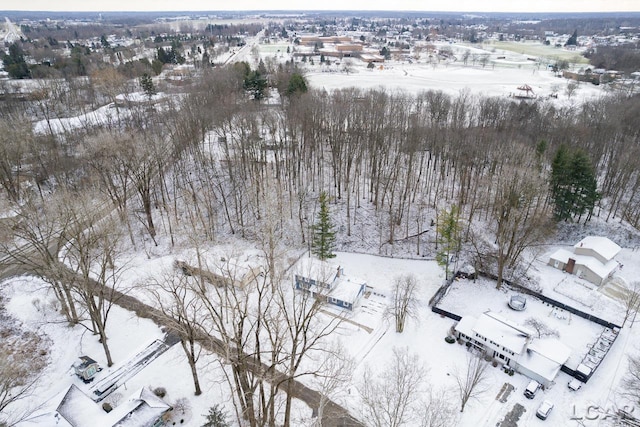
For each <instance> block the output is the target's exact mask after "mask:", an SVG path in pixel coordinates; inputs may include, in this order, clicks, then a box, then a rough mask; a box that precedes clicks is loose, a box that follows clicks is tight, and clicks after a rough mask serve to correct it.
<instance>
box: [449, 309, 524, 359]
mask: <svg viewBox="0 0 640 427" xmlns="http://www.w3.org/2000/svg"><path fill="white" fill-rule="evenodd" d="M466 317H467V316H464V317H463V318H462V320H460V323H458V327H457V328H458V330H460V329H459V328H460V325H461V324H462V328H468V326H470V322H471V320H465V318H466ZM471 329H472V330H473V332H475V333H477V334H478V335H481V336H482V337H485V338H487V339H488V340H491V341H493V342H495V343H497V344H499V345H500V346H502V347H505V348H506V349H508V350H511V351H513V352H514V353H515V354H522V351H523V349H524V347H525V345H526V343H527V338H529V337H530V336H531V335H532V332H530V331H529V330H527V329H525V328H523V327H521V326H518V325H516V324H515V323H513V322H511V321H510V320H508V319H505V318H504V317H502V316H500V315H498V314H496V313H492V312H490V311H488V312H486V313H483V314H482V315H481V316H479V317H478V319H477V320H476V321H475V324H473V326H472V328H471ZM461 332H463V333H465V332H464V331H461ZM465 334H466V335H470V336H472V337H473V335H474V334H469V333H465Z"/></svg>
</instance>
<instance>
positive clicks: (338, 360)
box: [312, 344, 354, 427]
mask: <svg viewBox="0 0 640 427" xmlns="http://www.w3.org/2000/svg"><path fill="white" fill-rule="evenodd" d="M353 369H354V361H353V359H351V358H350V357H349V355H348V354H347V352H346V350H345V349H344V347H342V346H340V345H337V344H336V345H333V346H331V347H330V348H328V349H327V351H324V352H323V353H322V355H321V357H320V359H319V363H317V372H315V373H314V374H313V377H312V383H313V389H314V390H317V391H318V392H319V393H320V403H319V405H318V417H317V420H316V423H315V424H314V426H315V427H321V426H322V419H323V413H324V408H325V407H326V405H327V403H328V402H329V399H333V397H334V396H336V395H339V394H340V393H343V392H344V391H345V389H347V387H348V384H349V383H350V381H351V378H352V375H353ZM347 391H348V389H347Z"/></svg>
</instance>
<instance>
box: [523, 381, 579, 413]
mask: <svg viewBox="0 0 640 427" xmlns="http://www.w3.org/2000/svg"><path fill="white" fill-rule="evenodd" d="M567 386H568V387H569V388H570V389H571V390H573V391H577V390H579V389H580V387H582V382H581V381H579V380H577V379H575V378H573V379H572V380H571V381H569V383H568V384H567ZM541 388H542V386H541V385H540V383H539V382H538V381H535V380H531V381H529V384H527V387H526V388H525V389H524V396H525V397H526V398H527V399H533V398H534V397H536V393H537V392H538V390H540V389H541ZM552 409H553V402H551V401H549V400H543V401H542V403H541V404H540V406H539V407H538V410H537V411H536V417H538V418H540V419H541V420H546V419H547V417H548V416H549V414H550V413H551V410H552Z"/></svg>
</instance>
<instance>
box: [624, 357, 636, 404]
mask: <svg viewBox="0 0 640 427" xmlns="http://www.w3.org/2000/svg"><path fill="white" fill-rule="evenodd" d="M622 388H623V390H624V392H623V394H624V395H626V396H627V397H629V398H631V399H633V401H634V402H635V403H640V355H635V356H633V357H631V356H630V357H629V367H628V368H627V374H626V375H625V376H624V377H623V378H622Z"/></svg>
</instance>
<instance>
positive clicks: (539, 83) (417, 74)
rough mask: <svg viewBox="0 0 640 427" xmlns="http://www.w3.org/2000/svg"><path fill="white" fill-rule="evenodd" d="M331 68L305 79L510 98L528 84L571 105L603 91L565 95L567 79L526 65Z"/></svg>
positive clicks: (586, 87) (329, 85) (333, 85)
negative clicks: (343, 69)
mask: <svg viewBox="0 0 640 427" xmlns="http://www.w3.org/2000/svg"><path fill="white" fill-rule="evenodd" d="M330 70H332V69H331V68H330V67H329V68H328V69H325V70H324V71H315V70H313V71H312V70H309V72H308V73H307V79H308V80H309V82H310V84H311V86H313V87H314V88H317V89H326V90H329V91H330V90H335V89H342V88H347V87H353V86H356V87H359V88H362V89H379V88H384V89H386V90H391V91H405V92H407V93H418V92H421V91H427V90H441V91H443V92H445V93H446V94H448V95H451V96H457V95H459V94H460V93H461V91H469V92H470V93H471V94H474V95H484V96H497V97H509V96H510V95H515V94H518V92H520V91H518V89H517V88H518V87H519V86H522V85H524V84H528V85H529V86H531V88H532V89H533V90H534V92H535V93H536V95H538V97H541V98H546V97H549V96H550V95H551V94H557V95H558V98H557V99H556V98H552V100H553V102H557V103H559V104H564V105H570V104H572V103H576V104H579V103H581V102H584V101H585V100H589V99H596V98H598V97H600V96H602V95H603V94H604V91H603V89H602V88H601V87H599V86H594V85H592V84H584V83H582V84H580V85H578V88H577V89H576V91H575V93H573V94H572V95H571V97H568V96H567V94H566V93H565V88H566V87H567V82H568V81H567V80H566V79H563V78H559V77H555V76H554V74H553V72H552V71H547V70H545V69H544V68H540V69H538V68H537V67H536V66H534V65H529V64H527V65H526V66H523V67H521V68H517V67H516V68H512V67H508V68H507V67H499V66H496V67H495V68H492V67H491V66H487V67H485V68H482V67H480V66H476V67H472V66H468V67H465V66H463V65H462V64H460V65H458V64H455V63H454V64H449V65H443V64H440V65H437V66H436V67H433V66H432V65H430V64H420V63H418V64H415V63H414V64H408V63H393V62H391V63H390V64H384V66H383V68H382V69H380V68H375V69H367V68H366V67H364V66H361V65H360V64H358V65H356V66H354V67H353V70H352V71H351V72H349V73H345V72H344V71H340V69H335V71H333V72H332V71H330Z"/></svg>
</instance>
